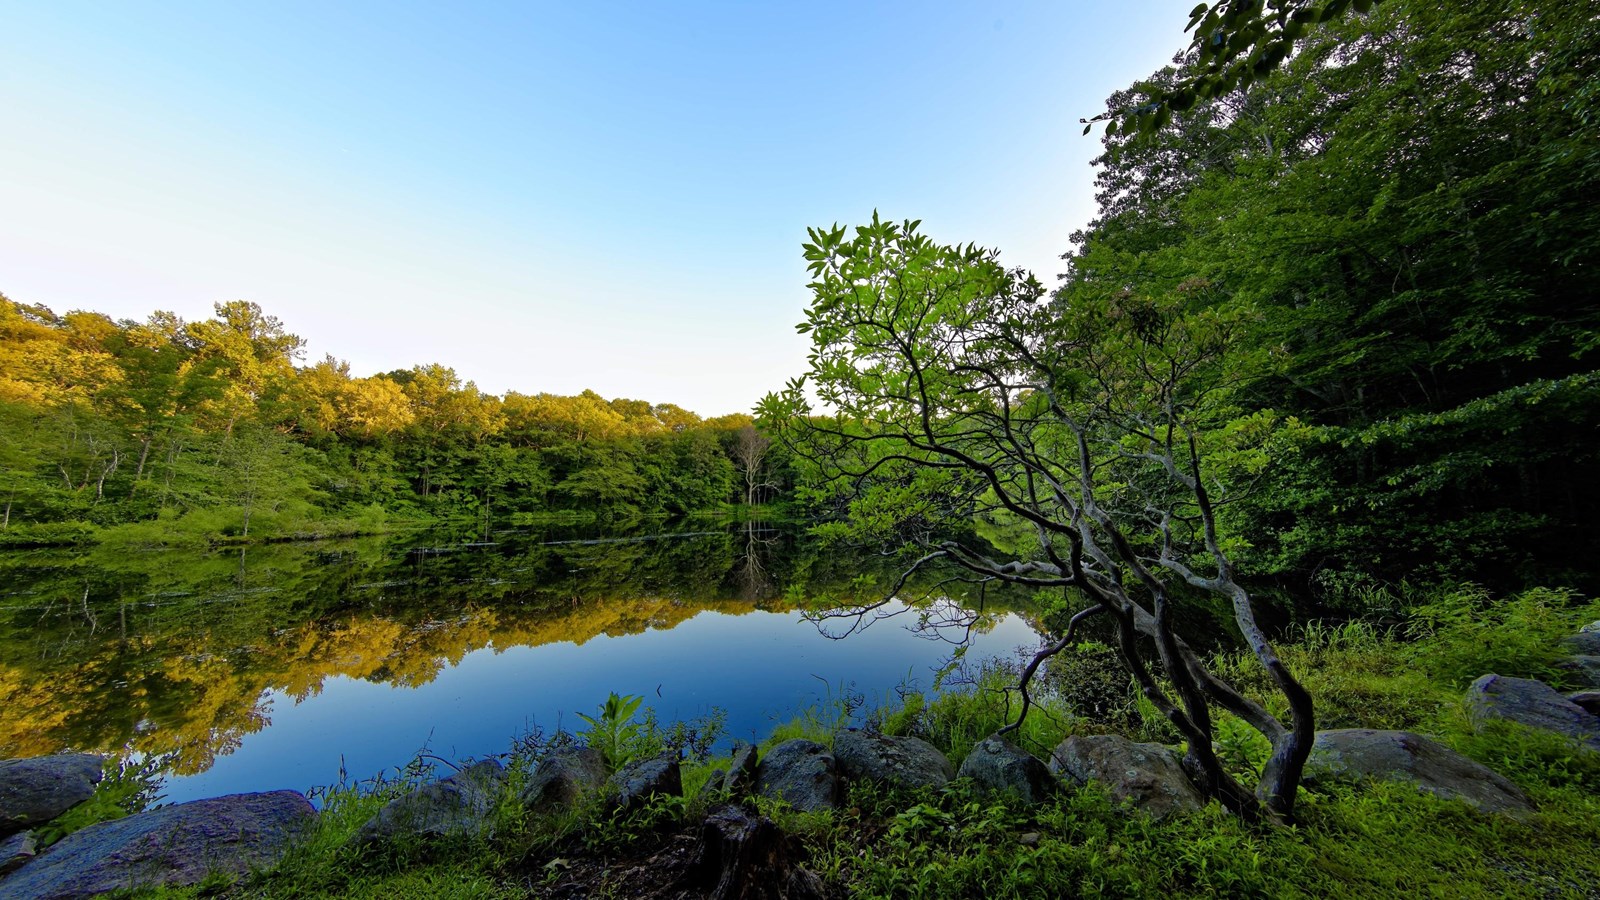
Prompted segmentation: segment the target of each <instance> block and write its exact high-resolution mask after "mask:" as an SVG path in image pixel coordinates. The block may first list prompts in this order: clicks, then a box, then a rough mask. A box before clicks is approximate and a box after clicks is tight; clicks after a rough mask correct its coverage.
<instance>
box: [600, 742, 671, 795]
mask: <svg viewBox="0 0 1600 900" xmlns="http://www.w3.org/2000/svg"><path fill="white" fill-rule="evenodd" d="M606 790H607V792H608V794H609V798H608V800H609V802H610V803H611V805H613V806H617V807H621V808H622V809H635V808H637V807H640V806H643V805H644V804H645V801H647V800H649V799H650V797H651V795H653V794H665V795H667V796H669V797H681V796H683V770H682V769H681V768H679V766H678V751H676V750H668V751H667V752H665V753H663V754H661V755H660V756H655V757H651V758H650V759H636V760H634V761H633V762H631V763H628V764H627V765H625V766H623V767H622V768H620V769H618V770H617V774H615V775H613V776H611V781H610V782H609V783H608V784H607V785H606Z"/></svg>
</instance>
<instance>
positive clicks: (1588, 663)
mask: <svg viewBox="0 0 1600 900" xmlns="http://www.w3.org/2000/svg"><path fill="white" fill-rule="evenodd" d="M1556 668H1558V669H1560V670H1561V671H1562V672H1565V673H1566V675H1567V678H1568V680H1569V683H1571V684H1575V685H1577V686H1579V687H1584V688H1600V656H1588V655H1581V656H1569V657H1567V658H1566V659H1563V660H1562V661H1560V662H1558V663H1556Z"/></svg>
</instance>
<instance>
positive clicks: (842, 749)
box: [833, 728, 956, 788]
mask: <svg viewBox="0 0 1600 900" xmlns="http://www.w3.org/2000/svg"><path fill="white" fill-rule="evenodd" d="M833 757H834V759H835V760H836V761H837V763H838V766H839V774H841V775H843V776H845V777H846V778H867V779H871V780H872V781H882V782H887V783H889V784H895V785H900V786H902V787H935V788H936V787H944V786H945V785H946V784H948V783H949V782H950V779H952V778H954V777H955V774H956V770H955V767H954V766H952V765H950V760H948V759H946V758H945V755H944V754H943V753H940V752H939V750H938V748H936V747H934V746H933V745H932V744H930V743H928V742H927V741H924V740H922V739H921V738H914V737H890V736H889V735H885V734H871V733H869V732H865V731H860V730H858V729H855V728H851V729H848V730H845V731H841V732H839V733H838V734H836V735H834V736H833Z"/></svg>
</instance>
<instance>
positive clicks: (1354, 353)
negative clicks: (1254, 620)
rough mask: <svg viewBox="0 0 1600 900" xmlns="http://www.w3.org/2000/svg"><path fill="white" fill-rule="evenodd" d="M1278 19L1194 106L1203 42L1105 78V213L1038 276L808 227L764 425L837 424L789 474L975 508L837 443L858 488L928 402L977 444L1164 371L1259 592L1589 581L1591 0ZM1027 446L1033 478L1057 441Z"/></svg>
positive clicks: (1596, 145)
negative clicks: (1281, 44)
mask: <svg viewBox="0 0 1600 900" xmlns="http://www.w3.org/2000/svg"><path fill="white" fill-rule="evenodd" d="M1313 7H1314V5H1312V6H1308V7H1307V10H1310V11H1314V9H1313ZM1218 8H1219V9H1220V8H1221V5H1219V6H1218ZM1230 8H1231V7H1230ZM1342 8H1343V7H1342V6H1341V9H1342ZM1297 15H1299V13H1297ZM1267 18H1271V16H1268V17H1267ZM1299 22H1300V20H1299V19H1296V23H1299ZM1293 31H1294V33H1295V34H1296V35H1299V34H1300V33H1301V32H1302V31H1304V36H1303V37H1301V38H1300V40H1299V42H1298V43H1297V44H1296V43H1294V41H1293V40H1291V41H1290V44H1292V45H1293V46H1294V48H1295V49H1294V54H1293V55H1292V56H1291V57H1289V58H1288V59H1287V60H1286V61H1281V66H1277V67H1276V68H1274V67H1273V66H1263V67H1259V68H1261V70H1262V72H1261V74H1259V75H1258V76H1252V77H1251V78H1249V79H1248V83H1247V84H1243V85H1241V84H1240V81H1241V79H1240V77H1239V76H1238V75H1237V73H1236V74H1235V75H1234V76H1233V82H1232V83H1233V84H1234V85H1235V86H1236V89H1235V90H1232V91H1222V90H1220V89H1217V88H1216V87H1215V86H1214V85H1213V91H1212V93H1213V94H1215V96H1213V97H1211V98H1210V99H1202V98H1200V97H1197V95H1196V92H1195V89H1194V85H1195V84H1197V83H1205V82H1206V81H1207V79H1209V78H1212V77H1214V76H1209V75H1206V72H1207V71H1208V69H1207V68H1206V65H1205V64H1204V62H1203V61H1201V60H1199V59H1197V58H1196V57H1195V56H1194V55H1192V51H1191V55H1190V56H1188V57H1180V58H1179V60H1178V61H1177V63H1176V64H1175V65H1174V66H1172V67H1168V68H1166V69H1163V70H1161V71H1159V72H1156V73H1154V74H1152V76H1151V77H1150V78H1149V79H1148V80H1147V81H1144V82H1141V83H1139V84H1136V85H1133V86H1131V87H1129V88H1128V89H1126V90H1123V91H1119V92H1117V93H1116V94H1114V95H1113V96H1111V97H1110V98H1109V99H1108V101H1107V107H1106V112H1104V113H1103V114H1101V115H1100V116H1098V117H1097V120H1098V121H1101V122H1107V123H1109V125H1108V126H1107V127H1106V128H1105V134H1104V137H1103V152H1102V154H1101V155H1100V156H1099V157H1098V159H1097V160H1096V161H1095V165H1096V167H1097V172H1096V175H1095V184H1096V188H1097V200H1098V205H1099V215H1098V217H1097V218H1095V219H1094V221H1092V222H1091V223H1090V224H1089V225H1088V226H1087V227H1086V228H1084V229H1083V230H1081V231H1079V232H1078V233H1076V234H1074V235H1073V236H1072V240H1071V244H1070V246H1068V247H1066V248H1064V253H1063V256H1062V259H1063V261H1064V263H1063V265H1064V269H1065V271H1064V273H1063V274H1062V275H1061V276H1060V281H1059V284H1058V285H1056V286H1054V287H1053V288H1049V289H1047V288H1046V287H1045V286H1044V285H1043V284H1042V283H1041V282H1040V281H1038V280H1037V279H1036V278H1034V277H1033V276H1032V275H1030V274H1029V273H1025V272H1020V271H1006V270H1004V269H1003V249H1004V248H999V249H997V250H995V251H992V252H983V251H977V252H974V251H976V248H974V247H973V246H972V245H967V247H966V248H962V246H961V244H960V243H959V241H960V240H962V239H963V237H962V236H955V237H956V240H957V243H956V244H955V245H954V246H953V247H942V246H939V245H938V244H937V243H935V242H933V241H931V240H929V239H926V238H924V237H923V236H922V235H921V234H920V233H918V232H917V228H916V225H917V223H914V222H908V223H905V225H904V226H896V225H894V224H891V223H888V222H886V221H880V220H879V219H878V218H877V217H874V220H873V222H872V223H871V224H870V225H865V226H861V227H860V228H858V229H856V230H855V233H854V234H851V233H850V231H849V229H845V228H842V227H836V228H834V229H831V230H830V229H827V228H822V229H815V230H813V231H812V242H811V243H809V244H808V245H807V247H806V252H807V259H808V261H809V262H810V263H811V265H812V272H813V274H814V275H815V276H816V278H817V280H816V281H815V282H814V283H813V284H812V288H813V292H814V295H815V298H816V299H815V301H814V303H813V306H812V309H811V310H810V311H809V313H808V318H807V321H806V323H805V324H803V325H802V326H801V327H802V330H805V331H808V332H809V333H810V334H811V335H812V336H813V338H814V346H815V348H816V352H817V353H819V354H823V356H822V358H821V361H820V362H816V363H814V365H813V366H812V369H811V371H810V372H808V373H807V375H806V378H807V380H806V382H805V384H804V386H803V388H797V386H796V385H791V387H790V389H789V390H787V391H785V392H780V393H779V394H775V395H773V397H771V398H769V404H768V406H767V407H765V408H764V415H765V416H766V417H767V419H768V420H769V421H770V422H772V423H774V424H775V425H781V424H782V423H784V422H786V421H789V420H790V418H791V417H793V416H794V415H796V414H799V413H801V412H811V411H812V404H811V403H810V402H809V401H810V399H811V398H812V396H813V395H812V394H808V393H806V392H807V391H811V392H815V393H814V396H815V397H820V398H821V401H822V403H821V405H819V406H817V407H816V411H818V412H822V411H824V410H825V409H826V408H827V407H832V408H833V409H835V410H838V409H844V410H848V411H849V415H848V416H846V417H845V418H848V419H849V420H850V421H849V422H845V421H844V419H840V420H839V424H838V425H837V426H836V428H835V432H836V433H835V435H834V437H835V438H836V441H835V444H834V445H832V446H829V447H822V446H813V447H812V448H811V455H812V456H815V457H818V459H819V461H820V462H821V463H822V465H821V466H820V467H818V466H812V467H811V469H810V471H811V477H809V478H808V479H805V484H804V486H803V489H805V490H808V491H811V492H812V494H813V495H814V497H813V499H815V500H816V501H817V502H819V503H820V504H822V505H823V506H824V507H827V506H829V504H831V508H832V509H834V510H836V511H837V512H838V513H839V515H840V516H841V518H845V519H849V518H850V517H851V516H852V514H853V512H854V513H860V514H861V515H859V516H857V519H858V520H860V521H867V520H871V523H870V524H869V526H868V527H866V528H865V530H864V531H863V532H862V533H863V534H864V535H865V536H867V537H868V538H870V539H885V540H889V541H890V542H891V543H892V542H894V540H896V539H899V538H904V537H906V536H907V535H910V534H912V533H913V532H914V531H915V529H916V528H917V527H925V526H927V525H928V524H929V523H930V521H945V522H950V521H967V522H971V521H973V519H974V516H977V518H981V515H978V514H979V513H981V511H982V510H983V509H984V508H986V506H985V504H986V503H987V505H988V506H990V507H992V506H995V505H997V504H995V502H994V497H993V496H992V494H991V495H990V496H987V497H985V496H984V495H983V494H982V491H979V492H978V493H977V494H972V493H970V492H967V488H968V486H966V485H954V486H952V485H951V484H949V483H947V482H942V481H939V480H938V479H934V478H932V476H930V475H928V473H927V472H923V473H922V475H920V476H919V475H912V474H910V473H909V472H908V471H905V470H897V469H895V468H894V466H893V464H894V463H895V462H896V461H898V462H902V463H903V462H905V460H903V459H900V460H890V459H878V458H869V457H867V456H858V457H856V458H853V459H852V460H851V461H853V462H854V463H855V464H856V470H857V471H860V470H863V469H865V468H866V467H868V466H875V468H874V469H873V471H874V473H875V475H877V476H880V477H878V478H877V481H876V483H875V484H874V485H873V486H874V487H875V488H880V489H881V488H885V486H886V485H890V484H891V483H893V485H894V489H895V490H898V491H900V493H899V494H898V495H897V498H896V499H895V500H894V501H893V502H894V503H896V504H898V506H897V507H896V508H890V503H891V501H890V500H889V494H888V493H882V494H880V495H879V498H878V500H877V501H876V505H875V506H873V507H872V508H870V509H868V508H867V502H866V501H865V500H863V499H862V498H861V496H860V495H859V492H860V490H861V489H862V488H863V486H864V483H863V482H862V481H861V480H859V479H856V480H851V479H848V478H843V477H842V476H844V475H846V474H848V469H849V466H844V467H843V468H841V467H840V466H839V462H840V460H841V459H843V458H844V457H846V456H849V454H850V453H852V452H853V453H864V451H862V450H861V446H862V442H863V440H864V439H865V438H864V436H867V435H872V434H876V435H879V436H881V435H883V434H884V433H885V432H886V431H892V430H893V429H894V427H896V426H900V425H903V424H904V422H905V417H906V416H908V415H913V414H916V413H918V412H920V411H926V412H927V413H928V415H929V416H930V417H931V421H932V422H934V423H935V426H934V430H938V427H939V426H941V425H943V426H948V427H949V429H951V430H958V429H957V426H956V424H955V423H957V422H962V421H966V423H967V424H969V425H970V426H971V428H972V429H973V431H971V432H968V433H966V434H965V437H967V438H972V439H973V440H974V441H975V442H977V443H980V444H982V445H983V447H982V448H981V449H978V450H974V451H973V456H974V457H975V458H983V459H997V458H1000V457H1003V456H1006V454H1007V453H1008V452H1011V451H1010V449H1008V444H1009V442H1011V441H1012V440H1014V439H1015V438H1016V437H1017V435H1016V434H1015V433H1009V432H1006V431H1005V429H1004V428H1002V427H1001V426H999V425H996V424H995V420H993V419H990V420H983V421H979V422H977V423H976V424H973V421H972V420H962V419H961V416H963V415H968V414H973V415H980V414H987V415H991V416H1010V417H1012V419H1011V421H1012V422H1013V424H1014V423H1016V422H1019V421H1021V420H1023V419H1027V418H1028V417H1029V416H1033V415H1035V413H1032V412H1029V411H1028V410H1027V409H1026V408H1025V403H1026V401H1025V399H1024V398H1025V397H1028V396H1042V395H1043V394H1046V393H1049V392H1050V391H1051V390H1055V391H1058V392H1060V394H1061V395H1062V396H1066V395H1068V394H1075V395H1076V396H1086V394H1085V393H1084V385H1085V384H1088V383H1092V382H1095V381H1096V380H1098V383H1099V387H1100V388H1101V390H1102V392H1103V393H1105V394H1107V395H1117V394H1121V395H1125V396H1132V395H1134V394H1137V393H1139V392H1140V391H1141V390H1145V389H1152V390H1154V389H1157V388H1152V387H1151V386H1152V385H1155V386H1158V387H1159V389H1169V390H1168V393H1167V394H1166V395H1165V396H1164V401H1167V402H1170V404H1171V405H1170V406H1169V411H1171V410H1174V409H1175V410H1178V411H1179V412H1183V411H1185V410H1189V411H1194V412H1195V413H1196V414H1197V415H1199V416H1201V417H1202V418H1204V419H1205V426H1204V427H1205V428H1209V429H1211V430H1212V431H1213V432H1215V433H1218V434H1224V433H1225V434H1231V435H1233V436H1234V438H1237V440H1234V442H1233V446H1231V447H1230V448H1223V447H1221V446H1218V447H1217V448H1216V449H1217V450H1218V453H1219V456H1218V457H1217V459H1218V463H1219V465H1223V464H1225V465H1224V468H1226V469H1228V474H1227V475H1226V476H1223V475H1215V476H1213V477H1218V478H1222V479H1223V480H1224V481H1229V482H1230V492H1229V494H1228V497H1227V502H1226V503H1225V504H1222V506H1224V507H1225V508H1223V509H1220V510H1219V516H1220V519H1219V522H1218V524H1219V527H1222V528H1223V529H1224V531H1225V532H1226V535H1227V537H1228V539H1229V540H1230V541H1231V542H1232V545H1233V551H1234V553H1235V555H1236V557H1237V563H1238V566H1239V568H1240V570H1241V571H1246V572H1249V573H1251V577H1252V578H1254V579H1256V580H1257V582H1258V583H1263V582H1268V581H1273V580H1277V581H1278V582H1280V583H1282V584H1284V585H1286V586H1288V587H1289V588H1290V589H1291V590H1292V591H1293V592H1295V593H1297V594H1299V595H1302V596H1306V597H1314V598H1315V600H1316V601H1317V605H1319V606H1320V607H1322V608H1324V609H1328V608H1341V607H1343V608H1344V609H1345V611H1346V612H1363V611H1364V610H1361V609H1359V604H1357V603H1356V598H1357V597H1358V596H1359V595H1360V594H1361V592H1362V589H1363V588H1364V587H1370V586H1373V585H1378V584H1396V583H1400V582H1402V581H1407V580H1410V581H1415V582H1419V583H1438V582H1455V581H1463V580H1466V581H1475V582H1479V583H1483V584H1487V585H1491V586H1494V587H1497V588H1514V587H1520V586H1526V585H1528V584H1535V583H1559V584H1566V585H1573V586H1578V587H1582V588H1585V589H1588V590H1593V589H1594V588H1595V587H1596V586H1597V582H1596V578H1595V573H1594V571H1593V567H1592V562H1591V561H1592V560H1593V559H1594V557H1595V553H1596V551H1597V550H1600V543H1597V539H1596V531H1595V529H1594V528H1593V527H1592V526H1591V525H1590V523H1589V522H1588V521H1587V515H1588V511H1589V510H1591V509H1593V508H1594V506H1595V504H1596V502H1597V501H1600V466H1597V463H1600V459H1597V456H1596V453H1597V448H1600V444H1597V443H1596V441H1595V440H1594V436H1595V434H1596V428H1597V427H1600V371H1596V369H1595V359H1596V349H1597V347H1600V340H1597V337H1596V336H1597V335H1600V303H1597V302H1596V295H1595V291H1594V283H1595V277H1596V271H1597V264H1600V256H1597V254H1600V239H1597V238H1600V204H1597V203H1596V202H1595V198H1596V197H1600V142H1597V140H1596V126H1597V124H1600V119H1597V109H1596V89H1595V85H1596V84H1597V83H1600V82H1597V79H1596V75H1597V55H1596V54H1597V48H1596V37H1595V31H1596V29H1595V22H1594V19H1593V10H1592V9H1591V8H1588V7H1586V6H1585V5H1583V4H1578V5H1563V4H1552V3H1511V4H1506V3H1472V4H1452V5H1449V6H1438V7H1436V6H1433V5H1428V4H1413V3H1387V4H1383V5H1382V6H1381V7H1377V8H1375V9H1374V10H1373V11H1372V12H1370V14H1367V15H1353V16H1348V17H1345V18H1343V19H1338V18H1335V19H1334V21H1331V22H1328V23H1326V24H1323V25H1320V26H1316V27H1309V26H1307V28H1306V29H1301V28H1299V27H1298V26H1297V27H1296V28H1295V29H1293ZM1241 33H1243V32H1241ZM1247 36H1248V35H1247ZM1245 49H1246V50H1248V47H1246V48H1245ZM1092 124H1093V123H1092V122H1091V125H1092ZM874 267H876V268H874ZM953 273H962V274H960V275H957V274H953ZM919 278H920V279H924V280H923V281H917V280H916V279H919ZM886 283H887V284H888V285H889V286H888V287H885V286H884V285H885V284H886ZM897 304H900V305H897ZM919 304H920V305H919ZM919 316H920V318H919ZM986 342H987V343H986ZM1001 345H1004V346H1005V347H1007V348H1009V352H1012V354H1013V355H1012V356H1010V357H1005V356H1004V353H1003V352H1002V350H999V349H996V348H997V347H1000V346H1001ZM1224 345H1226V346H1224ZM1052 354H1054V355H1052ZM1158 357H1159V358H1158ZM1085 360H1087V362H1085ZM1024 373H1025V374H1024ZM1074 379H1082V381H1080V382H1074ZM797 384H798V383H797ZM1008 390H1009V397H1010V398H1011V400H1012V401H1013V402H1014V403H1015V404H1016V406H1015V407H1014V408H1010V407H1008V408H1006V409H1000V405H1001V404H1003V402H1004V401H1005V398H1006V397H1007V391H1008ZM996 398H998V399H996ZM1110 402H1113V403H1114V402H1116V401H1115V400H1113V401H1110ZM985 404H990V407H986V406H985ZM986 408H989V409H990V412H989V413H983V410H984V409H986ZM1124 412H1125V413H1126V414H1127V415H1128V416H1132V417H1133V419H1137V418H1138V416H1139V415H1145V413H1138V414H1137V415H1136V414H1135V411H1128V410H1124ZM1157 417H1158V416H1157ZM1133 419H1125V420H1124V423H1123V424H1124V425H1125V426H1127V427H1126V428H1125V429H1124V434H1125V435H1127V434H1137V433H1138V430H1139V429H1138V427H1137V426H1136V425H1134V424H1129V423H1131V422H1133ZM1140 421H1141V422H1143V423H1146V424H1148V423H1149V422H1152V421H1154V418H1152V417H1151V416H1150V415H1145V418H1144V419H1142V420H1140ZM852 429H854V434H855V437H853V438H851V437H847V436H846V435H845V432H847V431H851V430H852ZM1252 429H1253V430H1254V434H1253V436H1252V435H1247V434H1246V433H1247V432H1250V431H1251V430H1252ZM911 431H914V432H917V434H915V435H912V436H911V437H912V439H911V440H909V442H908V443H907V446H908V447H910V448H911V449H910V451H908V452H912V453H914V454H915V453H929V452H931V450H930V447H931V445H932V443H935V442H931V441H930V440H928V439H926V435H925V434H923V432H924V431H925V425H924V423H916V424H915V426H914V427H913V428H911ZM897 433H898V432H897ZM813 436H814V435H813ZM1246 438H1248V440H1247V439H1246ZM852 441H854V442H855V446H854V449H853V450H849V451H848V452H847V450H848V445H849V444H850V443H851V442H852ZM1246 444H1249V446H1248V447H1247V446H1246ZM1035 451H1036V452H1037V454H1038V457H1039V458H1038V459H1036V460H1033V461H1031V462H1028V463H1027V464H1026V465H1023V468H1025V469H1026V468H1030V467H1031V468H1032V470H1033V471H1036V472H1037V471H1043V469H1041V468H1039V467H1040V466H1044V467H1048V466H1049V465H1050V464H1051V463H1052V460H1053V458H1055V457H1060V456H1063V455H1067V456H1070V455H1071V452H1070V451H1064V450H1063V448H1054V449H1051V448H1047V447H1044V446H1039V447H1030V448H1028V453H1034V452H1035ZM1017 452H1018V453H1021V452H1022V451H1020V450H1018V451H1017ZM923 461H926V460H925V459H924V460H923ZM829 463H832V465H831V466H830V465H829ZM1035 463H1038V465H1035ZM897 478H898V479H900V480H899V481H898V482H896V481H895V479H897ZM919 478H920V479H921V481H920V482H919V481H918V480H917V479H919ZM845 482H849V484H848V485H847V487H846V488H844V489H841V485H842V484H844V483H845ZM941 492H943V493H942V494H941ZM952 496H954V497H956V498H958V499H957V500H956V501H954V502H952V500H951V497H952ZM851 503H856V504H857V505H856V507H855V508H854V510H853V511H852V507H851ZM963 503H964V504H965V505H963ZM891 520H893V521H897V522H898V524H899V526H903V527H901V528H900V530H898V531H895V530H893V529H890V528H889V526H888V523H889V522H890V521H891ZM980 524H981V523H980ZM1353 604H1354V605H1353Z"/></svg>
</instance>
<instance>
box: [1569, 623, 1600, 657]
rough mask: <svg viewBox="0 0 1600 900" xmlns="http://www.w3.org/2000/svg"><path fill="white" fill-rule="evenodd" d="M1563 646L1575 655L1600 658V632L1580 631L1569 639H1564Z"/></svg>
mask: <svg viewBox="0 0 1600 900" xmlns="http://www.w3.org/2000/svg"><path fill="white" fill-rule="evenodd" d="M1595 624H1600V623H1595ZM1584 627H1586V628H1587V627H1589V626H1584ZM1561 644H1562V646H1564V647H1566V648H1567V649H1569V650H1571V651H1572V652H1573V653H1575V654H1581V655H1584V656H1600V631H1580V632H1578V633H1577V634H1575V635H1573V636H1571V637H1569V638H1563V639H1562V641H1561Z"/></svg>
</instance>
